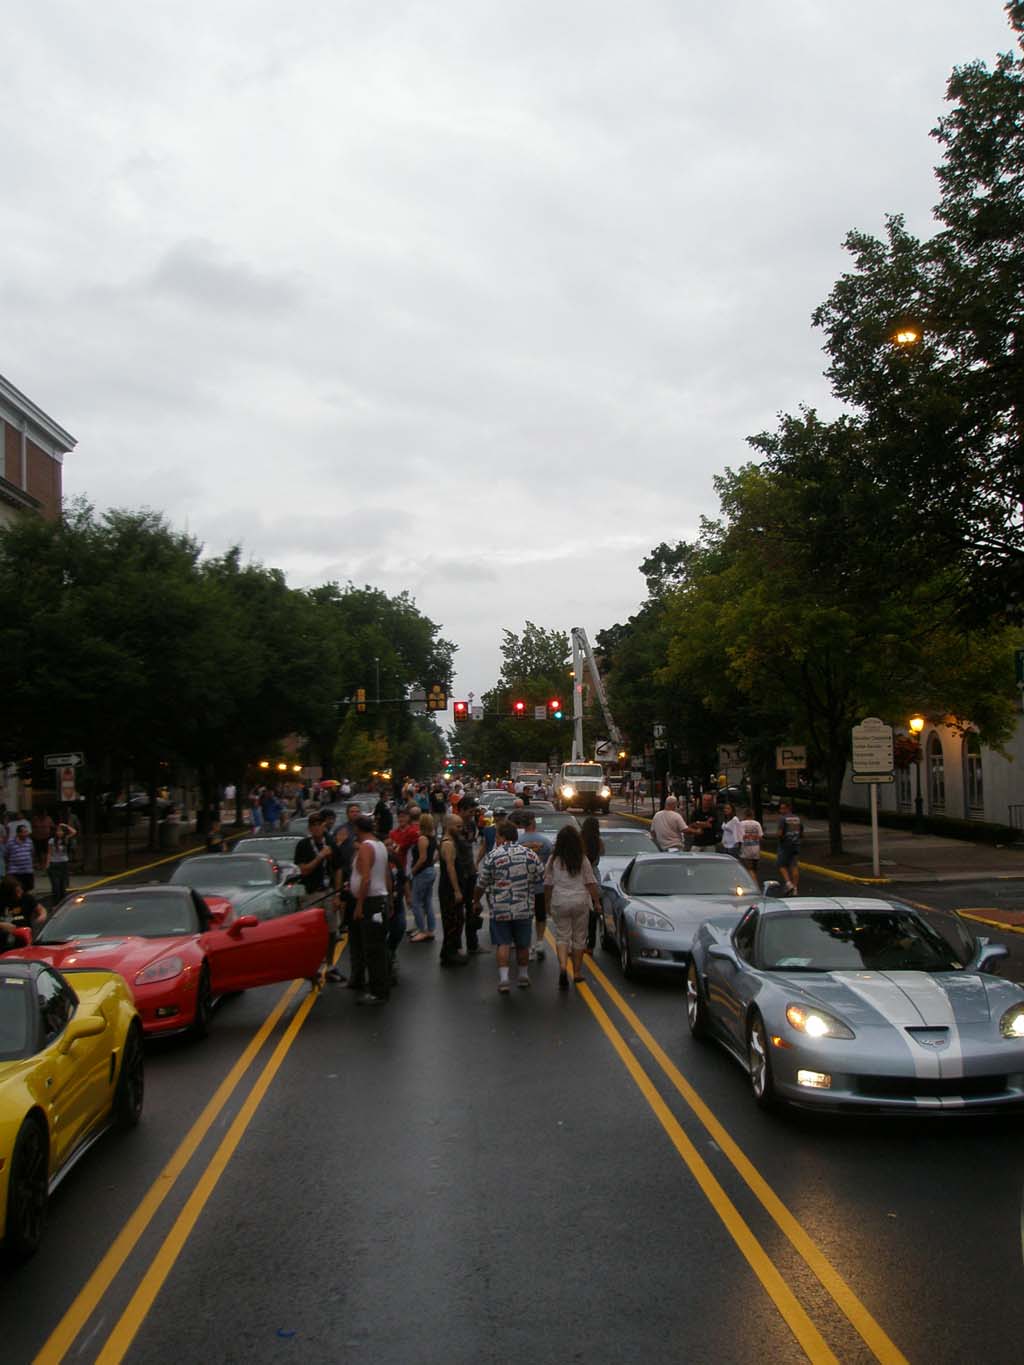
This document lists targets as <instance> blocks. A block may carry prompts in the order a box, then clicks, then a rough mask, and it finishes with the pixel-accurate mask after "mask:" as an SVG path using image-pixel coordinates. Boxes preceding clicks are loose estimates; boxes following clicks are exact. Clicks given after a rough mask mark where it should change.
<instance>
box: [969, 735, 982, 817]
mask: <svg viewBox="0 0 1024 1365" xmlns="http://www.w3.org/2000/svg"><path fill="white" fill-rule="evenodd" d="M964 791H965V792H966V793H967V812H968V814H969V815H981V814H983V813H984V810H985V782H984V777H983V774H982V770H981V740H980V739H979V738H978V736H977V735H973V734H971V735H964Z"/></svg>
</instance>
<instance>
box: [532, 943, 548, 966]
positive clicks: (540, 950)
mask: <svg viewBox="0 0 1024 1365" xmlns="http://www.w3.org/2000/svg"><path fill="white" fill-rule="evenodd" d="M545 951H546V950H545V948H544V945H543V943H535V944H534V945H533V956H534V958H535V959H536V960H537V961H538V962H543V961H544V953H545Z"/></svg>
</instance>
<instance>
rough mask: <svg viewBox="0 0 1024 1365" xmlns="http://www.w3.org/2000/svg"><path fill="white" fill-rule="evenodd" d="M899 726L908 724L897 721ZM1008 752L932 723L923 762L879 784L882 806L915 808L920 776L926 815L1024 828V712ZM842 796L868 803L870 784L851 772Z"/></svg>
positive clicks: (924, 742) (899, 770) (898, 731)
mask: <svg viewBox="0 0 1024 1365" xmlns="http://www.w3.org/2000/svg"><path fill="white" fill-rule="evenodd" d="M894 732H895V733H896V734H897V735H899V734H906V729H905V727H901V726H895V727H894ZM1006 753H1007V755H1008V756H1007V757H1004V756H1003V754H999V753H996V752H995V750H993V749H989V748H986V746H985V745H983V744H982V743H981V742H980V741H979V739H978V736H977V735H976V734H974V733H973V732H971V731H968V732H967V733H966V734H961V732H960V731H959V730H955V729H953V727H952V726H949V725H932V724H931V723H929V724H927V725H926V726H925V728H924V729H923V730H922V731H921V761H920V763H918V764H911V765H910V766H909V767H907V768H897V770H896V781H895V782H893V783H892V784H891V785H889V786H880V787H879V789H878V800H879V809H880V810H891V811H901V812H903V813H904V814H908V815H910V814H912V813H913V811H914V802H915V800H916V797H917V785H918V781H919V780H920V784H921V802H922V807H923V811H924V814H925V815H941V816H945V817H947V818H948V819H951V820H970V821H977V822H979V823H984V824H990V825H1011V826H1013V827H1014V828H1016V829H1024V714H1022V715H1020V716H1019V717H1018V719H1017V728H1016V730H1015V731H1014V734H1013V737H1012V739H1011V740H1010V742H1009V743H1008V744H1007V746H1006ZM842 799H843V804H844V805H848V806H863V807H864V808H865V809H867V806H868V801H869V796H868V788H867V787H866V786H861V785H855V784H854V783H852V782H851V781H850V780H849V777H847V780H846V782H845V783H844V785H843V796H842Z"/></svg>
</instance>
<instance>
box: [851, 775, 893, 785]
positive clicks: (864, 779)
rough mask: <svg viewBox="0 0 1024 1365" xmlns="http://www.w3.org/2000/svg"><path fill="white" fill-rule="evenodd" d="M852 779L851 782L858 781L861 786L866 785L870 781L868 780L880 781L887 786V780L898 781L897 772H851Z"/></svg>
mask: <svg viewBox="0 0 1024 1365" xmlns="http://www.w3.org/2000/svg"><path fill="white" fill-rule="evenodd" d="M850 781H851V782H858V783H860V785H861V786H864V785H865V784H866V783H868V782H878V783H880V784H881V785H882V786H885V784H886V783H887V782H895V781H896V774H895V773H851V774H850Z"/></svg>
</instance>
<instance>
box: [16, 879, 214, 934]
mask: <svg viewBox="0 0 1024 1365" xmlns="http://www.w3.org/2000/svg"><path fill="white" fill-rule="evenodd" d="M199 929H200V925H199V916H198V915H197V914H196V908H195V906H194V905H193V904H192V899H191V897H190V896H188V895H185V894H183V893H181V892H178V891H150V890H148V889H147V890H146V891H144V892H140V894H139V895H137V896H133V895H131V894H130V893H128V894H124V895H117V894H114V895H111V894H104V893H103V892H102V891H97V892H83V894H82V895H80V896H73V897H72V898H71V899H70V900H67V901H65V902H64V904H63V905H62V906H61V908H60V909H59V910H57V911H56V912H55V913H54V914H53V915H52V916H51V918H50V919H48V920H47V922H46V924H45V925H44V926H43V930H42V933H41V934H40V935H39V938H38V940H37V941H38V942H39V943H41V944H42V943H66V942H68V941H69V940H71V939H76V940H77V939H83V938H115V937H117V936H118V935H120V934H132V935H136V936H137V937H139V938H165V937H181V936H183V935H186V934H198V933H199Z"/></svg>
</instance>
